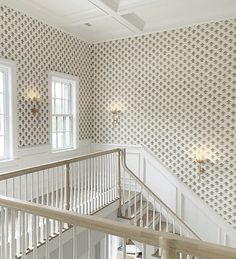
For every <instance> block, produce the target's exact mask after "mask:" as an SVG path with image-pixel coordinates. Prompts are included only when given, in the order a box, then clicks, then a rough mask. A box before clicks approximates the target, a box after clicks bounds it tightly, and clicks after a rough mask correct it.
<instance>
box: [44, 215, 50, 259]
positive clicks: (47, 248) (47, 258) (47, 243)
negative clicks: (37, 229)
mask: <svg viewBox="0 0 236 259" xmlns="http://www.w3.org/2000/svg"><path fill="white" fill-rule="evenodd" d="M45 232H46V233H45V234H46V255H45V257H46V259H49V258H50V255H49V233H50V229H49V219H48V218H46V231H45Z"/></svg>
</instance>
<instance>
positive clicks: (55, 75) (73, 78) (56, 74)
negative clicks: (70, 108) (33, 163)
mask: <svg viewBox="0 0 236 259" xmlns="http://www.w3.org/2000/svg"><path fill="white" fill-rule="evenodd" d="M52 78H59V79H63V80H66V79H68V81H70V82H71V81H75V83H76V85H75V92H76V96H75V103H74V106H75V122H74V125H75V129H74V134H75V136H74V138H75V142H74V147H73V148H68V149H62V150H53V149H52ZM48 85H49V144H50V146H51V153H62V152H70V151H73V150H77V149H78V147H79V114H78V100H79V79H78V77H76V76H72V75H68V74H64V73H59V72H54V71H49V72H48Z"/></svg>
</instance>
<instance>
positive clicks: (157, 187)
mask: <svg viewBox="0 0 236 259" xmlns="http://www.w3.org/2000/svg"><path fill="white" fill-rule="evenodd" d="M144 165H145V180H146V181H145V183H146V185H147V186H148V187H149V188H150V189H151V190H152V191H153V192H154V193H155V194H156V195H157V197H159V198H160V199H161V200H162V201H163V202H164V203H165V204H166V205H167V206H168V207H169V208H171V209H172V210H173V211H174V212H176V187H175V186H174V185H173V184H172V183H171V182H170V181H169V180H168V179H167V178H166V177H165V176H164V175H163V173H161V172H160V170H158V168H157V167H156V166H154V165H153V164H152V163H151V162H150V161H149V160H146V159H145V162H144Z"/></svg>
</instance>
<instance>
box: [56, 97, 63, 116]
mask: <svg viewBox="0 0 236 259" xmlns="http://www.w3.org/2000/svg"><path fill="white" fill-rule="evenodd" d="M55 113H57V114H61V113H62V107H61V99H56V107H55Z"/></svg>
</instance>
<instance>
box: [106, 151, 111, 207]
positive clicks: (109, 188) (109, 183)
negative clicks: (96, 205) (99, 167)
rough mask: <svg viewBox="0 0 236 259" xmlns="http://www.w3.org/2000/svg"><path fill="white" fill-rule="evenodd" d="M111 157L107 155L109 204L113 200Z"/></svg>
mask: <svg viewBox="0 0 236 259" xmlns="http://www.w3.org/2000/svg"><path fill="white" fill-rule="evenodd" d="M110 157H111V155H107V167H108V202H110V201H111V200H112V195H111V172H112V169H111V167H112V164H111V158H110Z"/></svg>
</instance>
